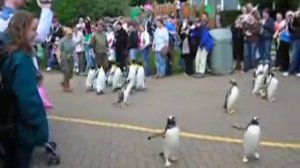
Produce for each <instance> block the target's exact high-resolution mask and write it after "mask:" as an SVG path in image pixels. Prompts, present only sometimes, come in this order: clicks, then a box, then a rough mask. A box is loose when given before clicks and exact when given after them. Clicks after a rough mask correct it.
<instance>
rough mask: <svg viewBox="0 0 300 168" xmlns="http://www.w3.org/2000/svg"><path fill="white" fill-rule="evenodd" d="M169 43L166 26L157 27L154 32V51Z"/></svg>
mask: <svg viewBox="0 0 300 168" xmlns="http://www.w3.org/2000/svg"><path fill="white" fill-rule="evenodd" d="M168 44H169V33H168V30H167V29H166V28H165V27H162V28H156V30H155V32H154V39H153V45H154V51H161V50H162V49H163V48H164V47H165V46H167V45H168Z"/></svg>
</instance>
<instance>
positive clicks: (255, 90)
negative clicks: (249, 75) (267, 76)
mask: <svg viewBox="0 0 300 168" xmlns="http://www.w3.org/2000/svg"><path fill="white" fill-rule="evenodd" d="M263 84H264V75H262V74H261V75H258V76H257V77H256V79H255V81H254V86H253V90H252V94H257V93H258V91H259V90H260V89H261V88H262V86H263Z"/></svg>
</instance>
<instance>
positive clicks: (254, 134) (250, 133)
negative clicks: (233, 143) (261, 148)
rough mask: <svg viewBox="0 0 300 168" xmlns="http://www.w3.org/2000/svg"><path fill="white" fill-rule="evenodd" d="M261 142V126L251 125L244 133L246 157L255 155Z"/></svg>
mask: <svg viewBox="0 0 300 168" xmlns="http://www.w3.org/2000/svg"><path fill="white" fill-rule="evenodd" d="M259 142H260V127H259V126H257V125H255V126H253V125H250V126H249V127H248V129H247V131H246V132H245V134H244V141H243V147H244V155H245V156H246V157H252V156H254V155H255V153H256V152H257V149H258V145H259Z"/></svg>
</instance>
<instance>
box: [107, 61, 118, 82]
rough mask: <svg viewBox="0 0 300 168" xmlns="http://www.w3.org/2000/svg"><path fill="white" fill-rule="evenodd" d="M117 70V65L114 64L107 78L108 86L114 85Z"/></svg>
mask: <svg viewBox="0 0 300 168" xmlns="http://www.w3.org/2000/svg"><path fill="white" fill-rule="evenodd" d="M116 69H117V67H116V65H115V64H112V65H111V68H110V70H109V72H108V76H107V85H108V86H112V84H113V78H114V74H115V71H116Z"/></svg>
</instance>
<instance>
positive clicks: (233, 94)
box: [223, 79, 239, 114]
mask: <svg viewBox="0 0 300 168" xmlns="http://www.w3.org/2000/svg"><path fill="white" fill-rule="evenodd" d="M230 84H231V87H230V89H229V90H228V91H227V93H226V97H225V103H224V106H223V107H224V109H225V112H227V113H229V114H233V113H235V112H236V110H234V105H235V103H236V102H237V100H238V98H239V88H238V86H237V82H236V80H235V79H232V80H230Z"/></svg>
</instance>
